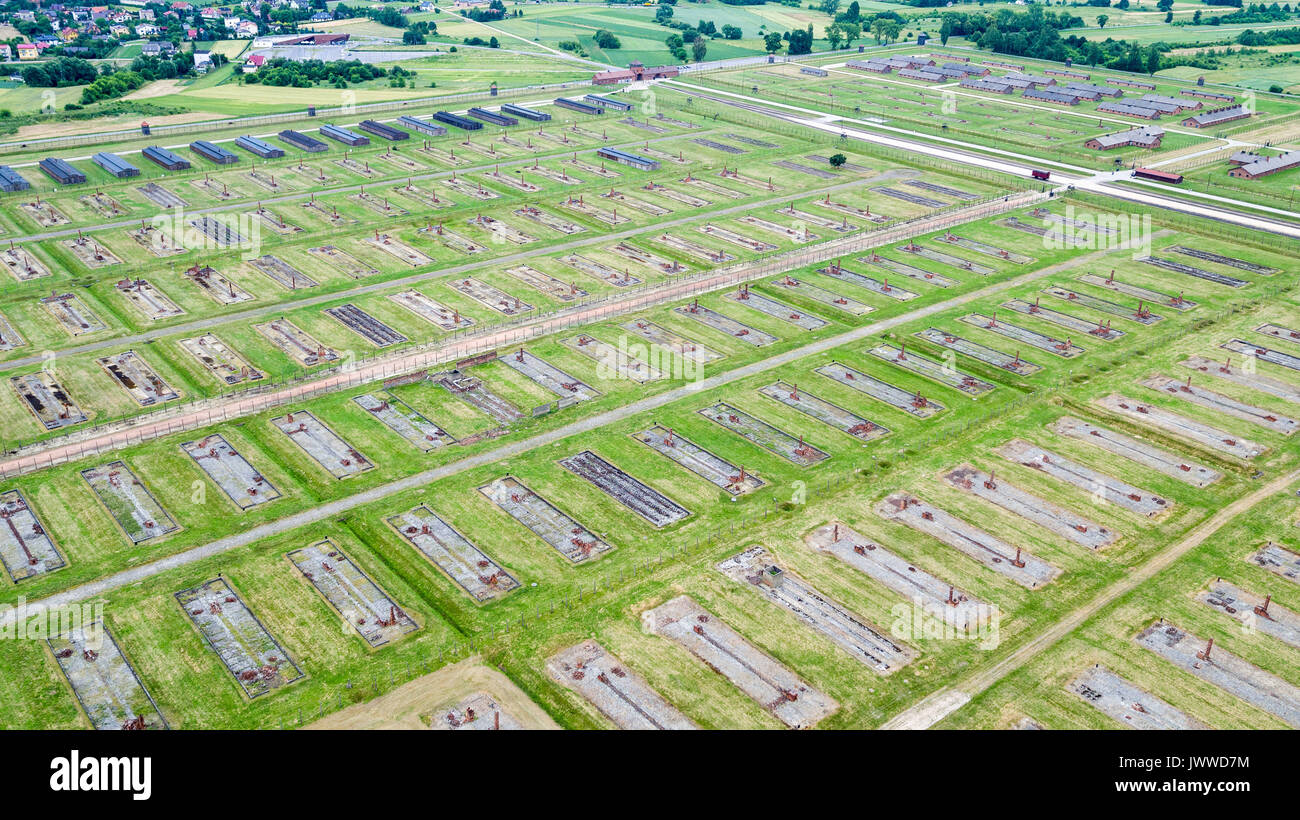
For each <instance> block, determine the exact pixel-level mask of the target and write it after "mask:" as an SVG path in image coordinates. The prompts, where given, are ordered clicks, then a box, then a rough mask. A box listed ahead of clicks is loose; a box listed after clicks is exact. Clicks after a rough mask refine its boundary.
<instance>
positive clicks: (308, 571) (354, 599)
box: [286, 539, 419, 646]
mask: <svg viewBox="0 0 1300 820" xmlns="http://www.w3.org/2000/svg"><path fill="white" fill-rule="evenodd" d="M286 557H287V558H288V559H289V561H290V562H292V563H293V565H294V566H295V567H297V568H298V571H299V572H301V573H302V575H303V577H304V578H306V579H307V580H308V581H310V582H311V585H312V586H313V587H315V589H316V591H317V592H319V593H320V595H321V597H323V598H324V599H325V600H326V601H328V602H329V605H330V607H331V608H332V609H333V610H334V611H335V612H336V613H337V614H338V615H339V617H340V618H341V619H342V620H343V621H344V622H345V623H347V624H348V625H350V626H351V627H352V628H353V629H355V630H356V631H357V634H359V635H360V636H361V637H362V639H364V640H365V642H366V643H368V644H369V645H370V646H383V645H385V644H387V643H389V642H390V641H394V640H397V639H398V638H400V637H402V636H403V635H406V634H408V633H410V632H414V631H415V630H416V629H419V625H418V624H417V623H416V622H415V621H414V620H412V618H411V616H410V615H407V614H406V613H405V612H404V611H402V608H401V607H399V606H398V605H397V604H396V603H394V602H393V599H392V598H390V597H389V596H388V594H387V593H386V592H384V591H383V590H382V589H380V588H379V585H378V584H376V583H375V582H374V581H372V580H371V579H370V577H369V576H368V575H366V574H365V573H364V572H362V571H361V569H360V568H359V567H357V565H356V564H355V563H353V562H352V559H351V558H349V557H347V556H346V555H344V554H343V552H342V551H341V550H339V548H338V545H336V544H335V543H334V542H333V541H331V540H329V539H326V540H324V541H318V542H316V543H315V544H312V545H311V546H309V547H304V548H302V549H298V550H294V551H293V552H290V553H289V554H288V555H287V556H286Z"/></svg>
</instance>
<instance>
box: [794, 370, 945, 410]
mask: <svg viewBox="0 0 1300 820" xmlns="http://www.w3.org/2000/svg"><path fill="white" fill-rule="evenodd" d="M816 372H818V373H820V374H821V375H823V376H825V377H826V378H828V379H832V380H834V381H837V382H839V383H840V384H846V385H848V386H849V387H852V388H853V389H854V390H857V391H859V392H861V393H865V394H867V395H868V396H870V397H871V398H873V399H876V400H877V401H881V402H884V403H885V404H888V405H889V406H890V407H893V408H894V409H896V410H902V411H903V412H904V413H907V414H909V415H912V416H916V417H917V418H920V419H927V418H930V417H931V416H933V415H935V414H936V413H942V412H943V410H944V406H943V405H942V404H940V403H939V402H937V401H935V400H934V399H928V398H926V397H924V396H922V395H921V394H920V393H912V392H909V391H907V390H904V389H903V388H901V387H895V386H894V385H892V384H890V383H889V382H884V381H881V380H880V379H877V378H876V377H874V376H868V375H867V374H866V373H863V372H862V371H860V370H854V369H853V368H851V367H845V366H844V365H842V364H840V363H839V362H835V363H833V364H827V365H822V366H821V367H819V368H817V371H816Z"/></svg>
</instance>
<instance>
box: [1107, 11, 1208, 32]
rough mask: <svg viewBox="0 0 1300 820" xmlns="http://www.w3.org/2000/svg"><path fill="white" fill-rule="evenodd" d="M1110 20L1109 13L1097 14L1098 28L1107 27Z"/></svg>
mask: <svg viewBox="0 0 1300 820" xmlns="http://www.w3.org/2000/svg"><path fill="white" fill-rule="evenodd" d="M1198 13H1199V12H1198ZM1108 22H1110V15H1109V14H1098V15H1097V28H1105V27H1106V23H1108Z"/></svg>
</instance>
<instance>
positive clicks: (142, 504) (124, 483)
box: [81, 461, 180, 544]
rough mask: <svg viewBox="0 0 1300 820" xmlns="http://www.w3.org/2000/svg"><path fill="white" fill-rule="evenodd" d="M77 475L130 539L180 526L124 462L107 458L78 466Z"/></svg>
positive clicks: (138, 539) (161, 533)
mask: <svg viewBox="0 0 1300 820" xmlns="http://www.w3.org/2000/svg"><path fill="white" fill-rule="evenodd" d="M81 477H82V478H84V479H85V480H86V483H87V484H89V485H90V489H91V490H92V491H94V493H95V497H96V498H98V499H99V501H100V503H102V504H103V505H104V509H106V510H107V511H108V514H109V515H110V516H111V517H112V518H113V520H114V521H116V522H117V524H118V526H119V527H121V528H122V533H123V534H124V535H125V536H126V537H127V538H129V539H131V543H133V544H140V543H142V542H144V541H148V540H150V539H151V538H160V537H162V536H164V535H169V534H170V533H173V532H176V531H177V530H179V529H180V526H178V525H177V523H176V522H175V521H174V520H172V517H171V516H170V515H169V514H168V513H167V511H166V510H164V509H163V508H162V505H161V504H159V503H158V500H157V499H156V498H154V497H153V494H152V493H151V492H149V488H148V487H146V486H144V482H142V481H141V480H140V479H138V478H136V475H135V473H133V472H131V468H130V467H127V466H126V463H125V462H122V461H110V462H109V463H107V464H102V465H100V466H98V467H91V468H88V469H85V470H82V471H81Z"/></svg>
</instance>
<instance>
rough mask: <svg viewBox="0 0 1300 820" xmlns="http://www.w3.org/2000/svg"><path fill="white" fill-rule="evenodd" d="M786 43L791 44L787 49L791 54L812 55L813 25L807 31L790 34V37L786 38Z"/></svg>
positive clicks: (795, 31)
mask: <svg viewBox="0 0 1300 820" xmlns="http://www.w3.org/2000/svg"><path fill="white" fill-rule="evenodd" d="M786 42H788V43H789V46H788V47H787V49H786V51H787V52H788V53H790V54H811V53H812V26H811V25H810V26H808V30H807V31H804V30H802V29H795V30H794V31H792V32H790V36H789V37H788V38H786Z"/></svg>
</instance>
